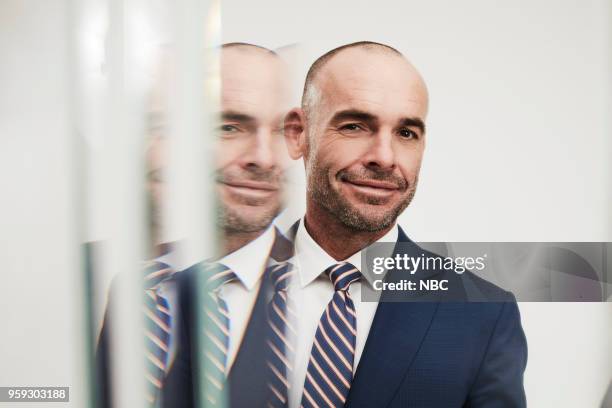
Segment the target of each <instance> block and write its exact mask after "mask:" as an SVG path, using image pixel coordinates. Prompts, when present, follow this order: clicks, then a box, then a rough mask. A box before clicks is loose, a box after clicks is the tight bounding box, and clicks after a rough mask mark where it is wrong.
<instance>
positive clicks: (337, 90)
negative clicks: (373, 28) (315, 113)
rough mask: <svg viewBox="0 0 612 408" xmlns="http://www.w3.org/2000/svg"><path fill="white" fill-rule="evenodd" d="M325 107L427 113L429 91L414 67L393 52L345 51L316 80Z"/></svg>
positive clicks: (324, 68) (332, 60) (334, 58)
mask: <svg viewBox="0 0 612 408" xmlns="http://www.w3.org/2000/svg"><path fill="white" fill-rule="evenodd" d="M315 86H316V87H317V89H318V91H319V94H320V97H321V101H320V102H321V103H322V104H323V105H334V106H337V105H347V106H349V105H350V106H351V107H352V108H355V107H359V106H361V107H362V109H365V108H366V107H368V108H370V109H376V108H383V109H387V110H388V109H392V110H398V111H402V110H411V111H415V112H413V114H416V113H419V114H421V115H422V116H424V115H425V114H426V111H427V103H428V97H427V89H426V87H425V84H424V82H423V80H422V78H421V76H420V75H419V73H418V72H417V71H416V69H414V67H413V66H412V65H411V64H410V63H409V62H408V61H406V60H405V59H404V58H403V57H401V56H399V55H396V54H392V53H390V52H381V51H371V50H359V49H356V50H352V49H349V50H345V51H343V52H341V53H340V54H338V55H336V56H334V57H333V58H332V59H331V60H329V61H328V63H327V64H326V65H325V66H324V67H323V68H322V69H321V71H320V72H319V73H318V75H317V78H316V80H315Z"/></svg>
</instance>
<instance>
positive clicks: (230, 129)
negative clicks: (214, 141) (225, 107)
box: [220, 125, 238, 133]
mask: <svg viewBox="0 0 612 408" xmlns="http://www.w3.org/2000/svg"><path fill="white" fill-rule="evenodd" d="M220 129H221V131H222V132H225V133H232V132H237V131H238V128H237V127H236V126H234V125H221V128H220Z"/></svg>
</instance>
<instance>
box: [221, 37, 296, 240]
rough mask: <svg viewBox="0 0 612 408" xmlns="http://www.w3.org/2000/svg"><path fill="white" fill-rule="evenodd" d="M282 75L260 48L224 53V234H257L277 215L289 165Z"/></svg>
mask: <svg viewBox="0 0 612 408" xmlns="http://www.w3.org/2000/svg"><path fill="white" fill-rule="evenodd" d="M283 74H284V73H283V66H282V63H281V62H280V61H279V59H278V58H277V57H275V56H273V55H271V54H269V53H267V52H265V51H263V50H253V49H244V48H241V47H236V48H229V49H224V50H223V51H222V56H221V76H222V85H221V91H222V95H221V109H222V112H221V115H220V123H219V126H218V133H219V142H218V147H217V154H216V158H217V166H218V167H217V175H216V182H217V190H218V194H219V197H220V207H221V208H220V215H219V223H220V226H221V227H223V228H224V229H225V230H226V231H232V232H256V231H259V230H261V229H264V228H266V227H267V226H268V225H270V223H271V222H272V220H273V218H274V217H275V216H276V215H277V214H278V212H279V211H280V208H281V199H282V182H283V171H282V170H283V168H284V167H285V165H286V162H287V152H286V147H285V144H284V141H283V133H282V121H283V116H284V114H285V113H286V110H287V109H286V101H285V93H286V92H285V89H283V88H284V83H283V81H282V79H283V78H284V75H283Z"/></svg>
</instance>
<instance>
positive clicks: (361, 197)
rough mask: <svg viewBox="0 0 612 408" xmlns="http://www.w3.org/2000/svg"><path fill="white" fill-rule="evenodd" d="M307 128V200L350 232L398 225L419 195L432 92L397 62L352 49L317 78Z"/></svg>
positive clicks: (384, 55) (377, 53)
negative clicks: (426, 118) (402, 214)
mask: <svg viewBox="0 0 612 408" xmlns="http://www.w3.org/2000/svg"><path fill="white" fill-rule="evenodd" d="M315 87H316V89H317V91H316V93H317V94H318V95H316V96H315V97H314V103H313V104H312V109H310V111H309V113H308V118H307V126H306V134H307V137H306V143H305V152H304V156H305V160H306V171H307V178H308V199H309V200H312V201H313V202H314V203H316V204H317V205H319V206H320V207H322V208H324V209H325V210H327V211H328V212H330V213H331V214H333V215H334V216H336V217H337V218H338V219H340V220H341V222H342V223H343V224H345V225H346V226H348V227H349V228H351V229H355V230H362V231H380V230H384V229H386V228H388V227H389V226H391V225H393V223H394V222H395V220H396V218H397V217H398V216H399V214H401V212H402V211H403V210H404V209H405V208H406V207H407V206H408V204H409V203H410V201H411V200H412V197H413V196H414V193H415V190H416V185H417V180H418V175H419V169H420V167H421V161H422V157H423V151H424V148H425V129H424V122H425V117H426V115H427V104H428V97H427V90H426V88H425V85H424V83H423V81H422V79H421V77H420V76H419V74H418V73H417V72H416V71H415V69H414V68H413V67H412V66H411V65H410V64H409V63H408V62H407V61H406V60H405V59H403V58H401V57H400V56H397V55H394V54H390V53H387V52H380V51H377V50H363V49H359V48H353V49H347V50H344V51H342V52H340V53H339V54H337V55H336V56H334V57H333V58H332V59H331V60H329V61H328V62H327V64H326V65H325V66H324V67H323V68H322V70H321V71H320V72H319V73H318V75H317V77H316V78H315Z"/></svg>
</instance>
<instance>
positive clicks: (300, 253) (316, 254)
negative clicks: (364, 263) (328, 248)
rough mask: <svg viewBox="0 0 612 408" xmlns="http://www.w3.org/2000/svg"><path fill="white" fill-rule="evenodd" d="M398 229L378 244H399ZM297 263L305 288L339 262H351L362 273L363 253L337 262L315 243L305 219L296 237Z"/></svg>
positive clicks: (394, 227) (359, 252)
mask: <svg viewBox="0 0 612 408" xmlns="http://www.w3.org/2000/svg"><path fill="white" fill-rule="evenodd" d="M397 237H398V227H397V225H394V226H393V228H391V229H390V230H389V232H387V233H386V234H385V235H383V236H382V237H381V238H380V239H379V240H378V241H376V242H397ZM295 261H296V263H297V264H298V271H297V273H298V277H299V284H300V287H302V288H303V287H304V286H306V285H308V284H310V283H311V282H312V281H314V280H315V279H316V278H317V277H318V276H319V275H321V274H322V273H323V272H324V271H325V269H327V268H329V267H330V266H332V265H334V264H337V263H339V262H349V263H351V264H353V265H354V266H355V267H356V268H357V269H359V270H360V271H361V251H358V252H356V253H354V254H353V255H351V256H349V257H348V258H347V259H344V260H342V261H336V260H335V259H334V258H332V256H331V255H329V254H328V253H327V252H325V250H324V249H323V248H321V247H320V246H319V244H317V243H316V242H315V240H314V239H312V237H311V236H310V234H309V233H308V231H307V230H306V227H305V226H304V219H303V218H302V219H301V220H300V225H299V226H298V229H297V232H296V235H295ZM369 275H370V274H365V275H364V276H365V278H366V280H367V281H368V283H370V285H371V284H372V282H371V280H372V278H373V277H372V276H369Z"/></svg>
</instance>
